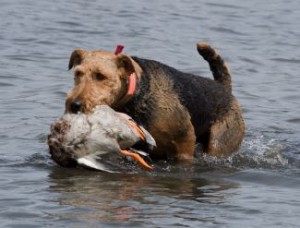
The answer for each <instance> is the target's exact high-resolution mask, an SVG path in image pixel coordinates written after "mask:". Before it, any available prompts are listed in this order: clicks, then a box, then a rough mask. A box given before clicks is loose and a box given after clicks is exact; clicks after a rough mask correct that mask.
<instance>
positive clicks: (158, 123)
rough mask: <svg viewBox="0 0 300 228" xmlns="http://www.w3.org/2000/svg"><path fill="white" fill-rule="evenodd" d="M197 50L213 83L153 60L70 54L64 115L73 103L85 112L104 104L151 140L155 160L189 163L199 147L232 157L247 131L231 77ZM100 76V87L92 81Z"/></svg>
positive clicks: (214, 58) (206, 50)
mask: <svg viewBox="0 0 300 228" xmlns="http://www.w3.org/2000/svg"><path fill="white" fill-rule="evenodd" d="M197 49H198V52H199V54H200V55H201V56H202V57H203V58H204V59H205V60H206V61H207V62H208V63H209V66H210V69H211V71H212V74H213V77H214V80H212V79H208V78H204V77H201V76H197V75H193V74H188V73H184V72H181V71H179V70H176V69H175V68H172V67H170V66H167V65H165V64H162V63H160V62H157V61H154V60H148V59H141V58H138V57H130V56H127V55H123V54H119V55H114V54H113V53H109V52H105V51H94V52H87V51H83V50H77V51H74V52H73V54H72V56H71V59H70V64H69V68H73V67H74V70H75V73H74V74H75V87H74V89H73V90H72V92H71V93H70V94H69V96H68V99H67V101H66V112H68V111H70V104H71V103H72V101H74V100H80V101H81V103H82V108H81V111H83V112H88V111H89V110H90V109H91V108H92V107H94V106H96V105H98V104H108V105H110V106H112V107H114V108H115V109H116V110H117V111H121V112H125V113H127V114H129V115H130V116H132V117H133V118H134V119H135V120H136V121H137V122H138V123H139V124H141V125H143V126H144V127H145V128H146V129H147V130H149V132H150V133H151V134H152V135H153V136H154V138H155V140H156V142H157V149H156V150H155V151H154V152H152V154H151V155H152V156H153V157H159V158H165V159H173V158H174V159H176V160H180V161H191V160H192V159H193V155H194V150H195V145H196V143H197V142H198V143H201V145H202V148H203V152H205V153H208V154H210V155H214V156H223V155H230V154H232V153H233V152H235V151H236V150H237V149H238V148H239V146H240V144H241V142H242V140H243V137H244V130H245V126H244V121H243V117H242V112H241V109H240V106H239V104H238V102H237V100H236V99H235V97H234V96H233V95H232V93H231V90H232V88H231V75H230V72H229V70H228V67H227V66H226V64H225V62H224V60H223V59H222V58H221V56H220V55H219V54H218V53H217V52H216V51H215V50H214V49H213V48H211V47H210V46H209V45H208V44H206V43H198V44H197ZM78 72H79V73H80V79H78V81H77V82H76V73H78ZM99 72H100V73H101V74H103V75H104V76H105V78H106V79H105V80H104V81H101V80H100V81H99V80H98V81H97V80H96V79H95V75H97V74H98V73H99ZM114 72H115V73H114ZM132 72H135V73H136V75H137V81H138V82H137V90H136V93H135V94H134V96H133V97H132V98H131V100H130V101H129V102H128V103H126V104H125V106H122V107H118V105H116V104H117V101H118V99H119V98H120V97H122V95H123V94H124V92H125V89H126V86H125V85H126V80H128V76H129V75H130V74H131V73H132ZM109 85H111V87H110V86H109ZM91 91H92V92H91Z"/></svg>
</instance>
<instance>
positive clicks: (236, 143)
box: [205, 99, 245, 156]
mask: <svg viewBox="0 0 300 228" xmlns="http://www.w3.org/2000/svg"><path fill="white" fill-rule="evenodd" d="M244 133H245V123H244V119H243V117H242V113H241V109H240V105H239V103H238V101H237V100H235V99H234V100H233V101H232V106H231V109H230V111H229V112H228V113H227V115H226V116H224V118H223V119H222V121H218V122H216V123H214V124H213V125H212V127H211V130H210V138H209V142H208V146H207V148H205V151H206V152H208V153H209V154H210V155H212V156H223V155H225V156H228V155H230V154H232V151H236V150H238V148H239V147H240V145H241V143H242V140H243V137H244Z"/></svg>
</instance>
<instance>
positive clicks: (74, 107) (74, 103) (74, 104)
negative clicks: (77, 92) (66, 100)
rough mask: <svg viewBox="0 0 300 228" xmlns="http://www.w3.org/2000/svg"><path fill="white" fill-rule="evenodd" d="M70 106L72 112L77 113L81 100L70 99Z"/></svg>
mask: <svg viewBox="0 0 300 228" xmlns="http://www.w3.org/2000/svg"><path fill="white" fill-rule="evenodd" d="M70 108H71V112H72V113H75V114H76V113H78V112H79V111H80V109H81V102H80V101H77V100H74V101H72V103H71V106H70Z"/></svg>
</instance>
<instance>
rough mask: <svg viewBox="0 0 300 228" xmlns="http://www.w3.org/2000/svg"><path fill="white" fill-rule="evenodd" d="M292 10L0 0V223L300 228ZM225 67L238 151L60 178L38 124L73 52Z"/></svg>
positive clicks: (60, 87)
mask: <svg viewBox="0 0 300 228" xmlns="http://www.w3.org/2000/svg"><path fill="white" fill-rule="evenodd" d="M299 10H300V4H299V2H298V1H293V0H291V1H280V0H275V1H271V0H266V1H263V2H262V1H258V0H254V1H249V2H245V1H238V0H228V1H225V2H224V1H217V0H214V1H208V0H201V1H192V0H185V1H180V0H174V1H173V0H172V1H156V0H155V1H149V2H147V3H146V2H145V3H142V2H141V1H137V0H128V1H110V2H107V1H101V0H94V1H79V0H72V1H71V0H66V1H58V0H53V1H46V0H41V1H33V0H28V1H22V0H13V1H11V0H1V10H0V18H1V20H0V50H1V51H0V105H1V111H0V126H1V128H0V155H1V157H0V172H1V177H0V184H1V187H0V195H1V198H0V205H1V207H0V219H1V227H52V226H53V227H142V226H143V227H299V218H298V217H299V213H300V200H299V199H300V193H299V187H300V181H299V177H300V150H299V146H300V144H299V133H300V132H299V131H300V130H299V129H300V116H299V109H300V101H299V100H300V99H299V88H300V87H299V86H300V77H299V63H300V52H299V46H300V30H299V21H300V14H299V13H298V12H299ZM199 40H205V41H208V42H210V43H211V44H212V45H213V46H214V47H216V48H217V49H218V50H219V51H220V53H221V54H222V56H223V57H224V58H225V59H226V61H228V63H229V65H230V68H231V72H232V75H233V86H234V89H233V92H234V94H235V96H236V97H237V98H238V99H239V101H240V103H241V105H242V107H243V111H244V116H245V121H246V124H247V133H246V137H245V140H244V142H243V145H242V147H241V149H240V151H239V153H238V154H237V155H234V156H232V157H230V158H228V159H216V158H211V157H205V158H202V159H199V160H198V161H196V162H195V164H194V165H192V166H183V165H177V166H174V165H168V164H165V163H163V162H161V163H160V164H158V166H159V168H158V169H157V170H156V171H154V172H152V173H147V172H144V171H141V170H138V169H137V170H136V171H135V172H131V173H127V174H126V173H124V174H122V175H120V174H118V175H112V174H107V173H100V172H92V171H89V170H83V169H64V168H61V167H58V166H57V165H55V164H54V163H53V162H52V161H51V159H50V157H49V155H48V149H47V145H46V136H47V134H48V133H49V125H50V123H51V122H53V120H54V119H55V118H57V117H58V116H60V115H61V114H62V113H63V109H64V99H65V97H66V94H67V92H68V91H69V90H70V89H71V88H72V83H73V79H72V75H71V72H68V71H67V65H68V60H69V56H70V54H71V52H72V51H73V50H74V49H75V48H85V49H88V50H92V49H107V50H114V47H115V45H116V44H119V43H122V44H124V45H125V52H126V53H128V54H130V55H137V56H140V57H144V58H151V59H155V60H158V61H161V62H164V63H166V64H169V65H171V66H174V67H176V68H178V69H180V70H183V71H187V72H191V73H196V74H201V75H203V76H207V77H211V73H210V72H209V69H208V66H207V64H206V62H205V61H203V60H202V59H201V57H199V56H198V54H197V52H196V49H195V43H196V42H197V41H199Z"/></svg>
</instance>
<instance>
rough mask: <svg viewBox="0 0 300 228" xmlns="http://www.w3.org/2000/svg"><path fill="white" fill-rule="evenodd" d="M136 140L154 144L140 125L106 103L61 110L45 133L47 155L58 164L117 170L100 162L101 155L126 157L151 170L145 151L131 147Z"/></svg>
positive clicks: (152, 145) (107, 170)
mask: <svg viewBox="0 0 300 228" xmlns="http://www.w3.org/2000/svg"><path fill="white" fill-rule="evenodd" d="M139 143H143V144H144V145H146V148H147V150H150V151H151V150H152V149H154V148H155V147H156V142H155V139H154V138H153V137H152V135H151V134H150V133H149V132H148V131H147V130H146V129H145V128H144V127H143V126H141V125H139V124H137V123H136V122H135V121H134V120H133V119H132V118H131V117H130V116H129V115H127V114H125V113H121V112H116V111H114V110H113V109H112V108H111V107H109V106H108V105H98V106H96V107H95V108H94V109H93V111H92V113H90V114H84V113H77V114H72V113H65V114H64V115H63V116H62V117H60V118H59V119H57V120H56V121H54V123H52V124H51V126H50V134H49V135H48V146H49V152H50V154H51V158H52V159H53V160H54V161H55V162H56V163H58V164H59V165H61V166H63V167H71V166H77V165H79V166H83V167H86V168H91V169H95V170H100V171H105V172H110V173H114V172H117V171H115V170H112V169H110V167H108V166H107V165H106V164H105V162H103V159H102V158H103V157H104V155H105V156H107V155H108V156H109V155H115V154H118V155H121V156H125V157H127V158H128V157H129V158H131V159H133V160H134V161H136V162H137V163H138V164H139V165H140V166H141V167H143V168H144V169H146V170H148V171H151V170H153V168H154V167H153V166H152V165H150V164H149V162H147V161H146V158H147V157H149V154H148V153H146V152H145V151H142V150H138V149H136V148H134V147H135V145H137V144H139Z"/></svg>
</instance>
